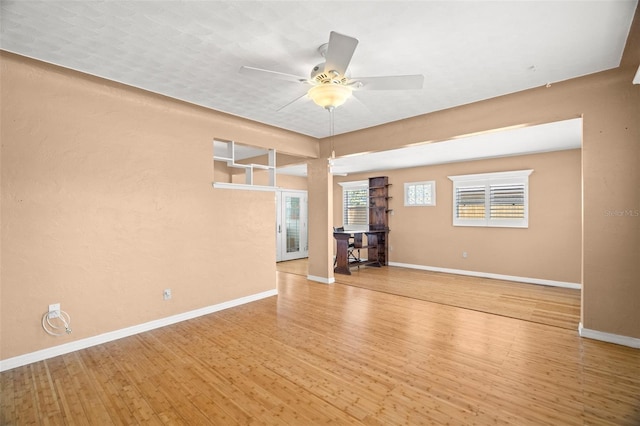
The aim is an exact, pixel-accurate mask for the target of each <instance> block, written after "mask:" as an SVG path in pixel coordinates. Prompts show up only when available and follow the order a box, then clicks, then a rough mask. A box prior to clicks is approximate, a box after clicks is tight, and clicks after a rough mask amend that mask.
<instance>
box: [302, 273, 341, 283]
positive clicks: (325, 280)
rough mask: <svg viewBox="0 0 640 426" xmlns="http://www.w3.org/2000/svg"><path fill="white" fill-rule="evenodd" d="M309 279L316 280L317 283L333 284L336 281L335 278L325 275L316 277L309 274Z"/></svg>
mask: <svg viewBox="0 0 640 426" xmlns="http://www.w3.org/2000/svg"><path fill="white" fill-rule="evenodd" d="M307 279H308V280H309V281H315V282H317V283H322V284H333V283H335V282H336V279H335V278H333V277H332V278H324V277H316V276H315V275H307Z"/></svg>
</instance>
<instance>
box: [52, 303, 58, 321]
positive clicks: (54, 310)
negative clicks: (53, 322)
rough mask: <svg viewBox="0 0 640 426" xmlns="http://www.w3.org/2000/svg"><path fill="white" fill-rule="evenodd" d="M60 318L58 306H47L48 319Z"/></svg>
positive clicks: (56, 304) (55, 304) (54, 304)
mask: <svg viewBox="0 0 640 426" xmlns="http://www.w3.org/2000/svg"><path fill="white" fill-rule="evenodd" d="M59 316H60V304H59V303H53V304H51V305H49V319H52V318H58V317H59Z"/></svg>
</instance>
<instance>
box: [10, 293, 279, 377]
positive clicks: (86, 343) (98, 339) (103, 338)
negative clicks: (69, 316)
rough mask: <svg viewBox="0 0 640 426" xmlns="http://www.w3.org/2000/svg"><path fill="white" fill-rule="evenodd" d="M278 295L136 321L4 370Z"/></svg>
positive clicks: (21, 358)
mask: <svg viewBox="0 0 640 426" xmlns="http://www.w3.org/2000/svg"><path fill="white" fill-rule="evenodd" d="M277 295H278V290H277V289H273V290H267V291H263V292H261V293H257V294H252V295H250V296H245V297H241V298H239V299H234V300H230V301H228V302H223V303H219V304H217V305H211V306H206V307H204V308H200V309H195V310H193V311H188V312H183V313H181V314H177V315H173V316H170V317H166V318H161V319H158V320H154V321H149V322H146V323H143V324H138V325H134V326H132V327H127V328H123V329H120V330H115V331H110V332H108V333H104V334H99V335H97V336H92V337H88V338H86V339H80V340H76V341H74V342H70V343H65V344H63V345H59V346H54V347H51V348H47V349H42V350H39V351H36V352H31V353H28V354H24V355H19V356H16V357H13V358H7V359H4V360H1V361H0V371H6V370H11V369H12V368H16V367H21V366H23V365H27V364H31V363H33V362H38V361H43V360H45V359H49V358H53V357H56V356H59V355H64V354H68V353H70V352H75V351H78V350H80V349H85V348H89V347H91V346H96V345H100V344H102V343H107V342H111V341H113V340H118V339H122V338H123V337H129V336H133V335H134V334H138V333H143V332H145V331H150V330H153V329H156V328H160V327H164V326H167V325H171V324H175V323H178V322H181V321H186V320H189V319H193V318H197V317H200V316H203V315H208V314H211V313H214V312H218V311H222V310H225V309H229V308H233V307H236V306H240V305H244V304H246V303H250V302H255V301H257V300H260V299H265V298H267V297H271V296H277Z"/></svg>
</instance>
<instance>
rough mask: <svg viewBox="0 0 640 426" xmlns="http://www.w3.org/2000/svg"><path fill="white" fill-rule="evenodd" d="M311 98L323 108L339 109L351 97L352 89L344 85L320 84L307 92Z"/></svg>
mask: <svg viewBox="0 0 640 426" xmlns="http://www.w3.org/2000/svg"><path fill="white" fill-rule="evenodd" d="M307 94H308V95H309V97H310V98H311V99H312V100H313V102H315V103H316V104H317V105H320V106H321V107H322V108H325V109H328V110H331V109H333V108H336V107H339V106H340V105H342V104H343V103H345V102H346V100H347V99H349V97H350V96H351V87H348V86H345V85H342V84H334V83H328V84H319V85H317V86H313V87H312V88H311V89H309V92H307Z"/></svg>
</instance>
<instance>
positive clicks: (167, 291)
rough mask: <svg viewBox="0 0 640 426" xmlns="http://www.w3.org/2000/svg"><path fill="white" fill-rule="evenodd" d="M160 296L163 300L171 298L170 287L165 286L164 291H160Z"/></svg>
mask: <svg viewBox="0 0 640 426" xmlns="http://www.w3.org/2000/svg"><path fill="white" fill-rule="evenodd" d="M162 298H163V299H164V300H169V299H171V289H170V288H165V289H164V292H162Z"/></svg>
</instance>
